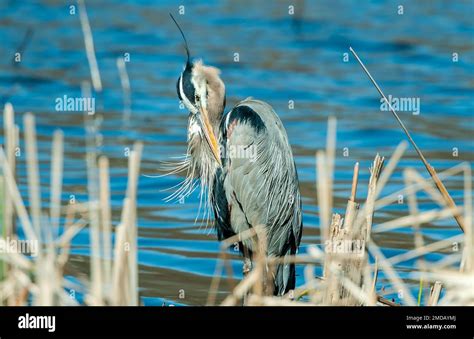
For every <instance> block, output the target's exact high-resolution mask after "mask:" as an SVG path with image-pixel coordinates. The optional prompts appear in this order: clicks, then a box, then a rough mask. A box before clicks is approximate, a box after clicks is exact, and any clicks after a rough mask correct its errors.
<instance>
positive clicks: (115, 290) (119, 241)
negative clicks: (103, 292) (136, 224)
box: [111, 198, 130, 306]
mask: <svg viewBox="0 0 474 339" xmlns="http://www.w3.org/2000/svg"><path fill="white" fill-rule="evenodd" d="M128 200H129V199H128V198H125V199H124V201H123V209H122V217H121V220H122V221H121V222H120V224H119V225H118V226H117V227H116V228H115V247H114V262H113V267H112V300H111V302H112V305H114V306H125V305H127V302H128V300H127V298H126V297H124V295H125V294H126V291H128V290H129V287H128V283H129V280H128V279H125V277H126V274H127V271H128V265H127V261H126V256H125V250H126V249H125V244H126V242H127V229H126V225H125V224H124V223H123V222H124V220H128V219H129V213H130V204H129V202H128Z"/></svg>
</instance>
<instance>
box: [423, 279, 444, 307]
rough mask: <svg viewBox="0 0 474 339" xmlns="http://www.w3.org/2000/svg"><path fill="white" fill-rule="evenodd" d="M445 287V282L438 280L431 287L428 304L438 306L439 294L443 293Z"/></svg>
mask: <svg viewBox="0 0 474 339" xmlns="http://www.w3.org/2000/svg"><path fill="white" fill-rule="evenodd" d="M442 288H443V284H441V281H436V282H435V283H434V285H433V286H432V287H431V291H430V297H429V299H428V304H427V306H436V305H437V304H438V300H439V296H440V294H441V289H442Z"/></svg>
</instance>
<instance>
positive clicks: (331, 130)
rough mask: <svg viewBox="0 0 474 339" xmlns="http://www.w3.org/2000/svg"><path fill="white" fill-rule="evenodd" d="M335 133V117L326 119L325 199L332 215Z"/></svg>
mask: <svg viewBox="0 0 474 339" xmlns="http://www.w3.org/2000/svg"><path fill="white" fill-rule="evenodd" d="M336 131H337V120H336V118H335V117H333V116H330V117H329V118H328V129H327V137H326V166H327V172H326V175H327V180H328V188H327V199H328V207H327V208H328V210H329V214H331V213H332V209H333V181H334V163H335V158H336Z"/></svg>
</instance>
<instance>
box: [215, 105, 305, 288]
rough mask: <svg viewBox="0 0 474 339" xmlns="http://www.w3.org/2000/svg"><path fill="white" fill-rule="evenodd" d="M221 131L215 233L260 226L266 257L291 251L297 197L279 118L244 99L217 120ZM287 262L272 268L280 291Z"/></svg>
mask: <svg viewBox="0 0 474 339" xmlns="http://www.w3.org/2000/svg"><path fill="white" fill-rule="evenodd" d="M220 134H221V136H220V139H221V140H220V143H221V157H222V164H223V168H222V171H220V173H218V175H217V176H216V177H217V178H216V181H215V184H216V185H217V187H215V189H214V191H215V192H216V193H217V192H219V191H221V192H224V193H225V199H223V198H222V197H218V196H216V197H215V198H214V203H215V204H216V207H215V215H216V227H217V228H218V234H220V235H221V236H223V237H224V234H229V232H230V233H232V232H233V233H235V234H238V233H241V232H243V231H245V230H247V229H249V228H251V227H257V226H259V225H261V226H264V229H265V231H266V237H267V249H268V250H267V252H268V253H267V254H268V255H270V256H285V255H287V254H290V253H291V254H295V253H296V249H297V247H298V245H299V243H300V240H301V232H302V214H301V197H300V192H299V187H298V176H297V172H296V167H295V164H294V160H293V154H292V151H291V147H290V145H289V142H288V137H287V134H286V131H285V129H284V127H283V124H282V123H281V120H280V119H279V117H278V116H277V115H276V113H275V111H274V110H273V109H272V107H271V106H270V105H268V104H267V103H265V102H263V101H259V100H254V99H246V100H244V101H242V102H240V103H239V104H238V105H237V106H235V107H234V108H233V109H232V111H230V112H229V113H227V114H226V115H225V116H224V117H223V118H222V123H221V128H220ZM243 243H244V245H245V246H246V247H247V248H248V249H250V250H254V246H256V245H255V243H254V242H252V241H250V240H247V241H244V242H243ZM290 266H291V265H287V267H286V268H285V269H283V267H282V269H281V272H279V271H278V269H277V272H276V274H277V277H279V278H278V279H275V284H276V286H275V288H276V289H277V290H278V291H279V294H282V292H286V291H287V287H288V286H293V287H294V266H291V267H290ZM291 272H293V273H291ZM283 280H285V283H284V284H283V285H282V281H283ZM291 281H292V282H291ZM293 287H291V288H293Z"/></svg>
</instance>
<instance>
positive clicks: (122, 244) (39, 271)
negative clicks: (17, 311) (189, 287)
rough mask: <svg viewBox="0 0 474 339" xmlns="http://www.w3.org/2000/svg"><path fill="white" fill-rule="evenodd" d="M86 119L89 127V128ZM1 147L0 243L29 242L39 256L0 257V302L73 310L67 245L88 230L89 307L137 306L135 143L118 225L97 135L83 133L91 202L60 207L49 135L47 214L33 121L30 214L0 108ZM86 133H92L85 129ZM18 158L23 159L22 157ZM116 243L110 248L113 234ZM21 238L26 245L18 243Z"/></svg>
mask: <svg viewBox="0 0 474 339" xmlns="http://www.w3.org/2000/svg"><path fill="white" fill-rule="evenodd" d="M88 119H92V118H90V117H89V118H87V117H86V127H87V125H88V124H89V123H90V121H88ZM3 121H4V130H5V143H4V147H2V148H0V199H1V202H2V203H1V204H0V216H1V217H2V218H1V219H0V243H1V244H2V245H3V246H2V248H4V249H5V248H8V246H10V245H9V244H8V240H9V239H13V241H17V242H18V241H27V242H29V243H30V244H34V245H35V246H34V247H35V248H36V249H37V251H36V253H22V252H21V251H13V250H9V251H0V304H2V305H42V306H44V305H78V304H79V303H78V301H77V300H76V299H75V298H74V297H73V296H74V295H75V293H71V291H74V290H76V289H78V286H76V284H74V283H73V282H72V281H71V280H70V279H68V278H67V277H66V276H65V266H66V264H67V262H68V259H69V254H70V248H71V241H72V240H73V238H74V237H75V236H76V235H77V234H78V233H79V232H80V231H81V230H82V229H83V228H89V239H90V280H84V279H82V281H81V283H82V285H83V286H85V293H84V294H85V295H84V303H85V304H87V305H138V304H139V300H138V263H137V221H136V220H137V212H136V210H137V202H136V195H137V182H138V177H139V171H140V160H141V153H142V144H141V143H139V142H137V143H136V144H135V145H134V147H133V150H132V151H131V152H130V155H129V158H128V184H127V192H126V195H125V199H124V200H123V208H122V214H121V220H120V223H119V225H118V226H117V227H116V228H115V230H114V231H113V229H112V226H111V225H112V220H111V207H110V206H111V204H110V186H109V181H110V178H109V161H108V159H107V157H105V156H98V155H97V154H96V152H95V151H94V147H92V145H93V144H94V138H95V136H94V134H93V133H87V137H86V139H87V140H86V144H87V145H88V146H89V147H87V153H86V154H85V158H86V161H87V168H88V176H87V177H88V184H87V187H88V201H87V202H83V203H75V204H66V205H63V203H62V200H61V193H62V182H63V177H64V173H63V159H64V156H63V150H64V146H63V139H64V135H63V133H62V132H61V131H60V130H57V131H55V132H54V135H53V140H52V147H51V150H52V153H51V174H50V178H51V179H50V192H49V193H50V194H49V196H50V202H49V206H50V207H49V209H46V208H43V206H42V200H41V185H40V182H39V178H40V176H39V166H38V154H37V142H36V126H35V119H34V116H33V115H32V114H31V113H27V114H25V116H24V143H25V152H24V154H25V156H26V168H27V183H28V208H27V207H26V206H25V203H24V200H23V198H22V196H21V194H20V190H19V186H18V180H17V178H16V175H15V173H16V162H17V159H16V156H15V150H16V149H18V147H19V144H20V143H19V141H20V140H19V136H20V134H19V133H18V130H19V129H18V126H17V125H15V122H14V113H13V107H12V106H11V105H10V104H6V105H5V109H4V120H3ZM86 130H87V131H92V130H91V129H88V128H86ZM20 159H21V158H20ZM113 233H115V236H114V238H115V243H114V244H112V234H113ZM20 234H23V235H24V239H20Z"/></svg>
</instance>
